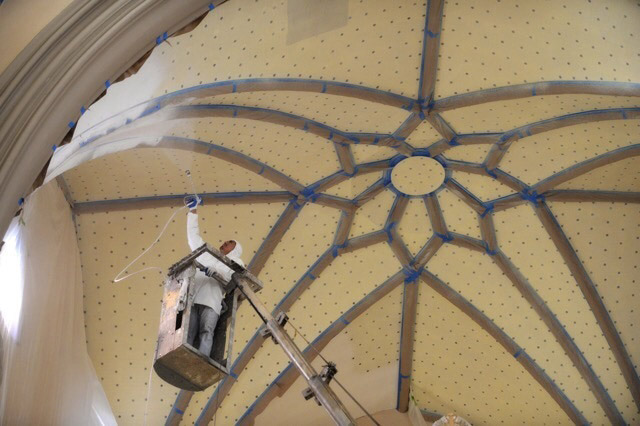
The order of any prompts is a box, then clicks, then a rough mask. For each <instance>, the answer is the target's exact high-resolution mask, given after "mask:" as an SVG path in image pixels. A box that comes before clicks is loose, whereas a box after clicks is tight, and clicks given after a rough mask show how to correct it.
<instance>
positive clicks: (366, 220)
mask: <svg viewBox="0 0 640 426" xmlns="http://www.w3.org/2000/svg"><path fill="white" fill-rule="evenodd" d="M395 199H396V195H395V194H394V193H393V192H392V191H391V190H384V191H382V192H380V193H379V194H378V195H376V196H375V197H374V198H373V199H371V200H369V201H368V202H367V203H366V204H365V205H363V206H362V207H360V208H358V210H356V214H355V215H354V217H353V225H351V232H350V233H349V238H353V237H357V236H358V235H363V234H367V233H369V232H373V231H378V230H380V229H382V228H384V224H385V222H386V220H387V216H388V215H389V210H390V209H391V206H392V205H393V201H394V200H395Z"/></svg>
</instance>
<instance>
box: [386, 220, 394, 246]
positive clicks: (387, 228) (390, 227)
mask: <svg viewBox="0 0 640 426" xmlns="http://www.w3.org/2000/svg"><path fill="white" fill-rule="evenodd" d="M394 226H396V223H395V222H389V224H388V225H387V226H385V227H384V232H386V233H387V238H388V239H389V242H391V241H393V236H392V234H391V231H392V230H393V227H394Z"/></svg>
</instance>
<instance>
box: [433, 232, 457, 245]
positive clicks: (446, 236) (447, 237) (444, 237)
mask: <svg viewBox="0 0 640 426" xmlns="http://www.w3.org/2000/svg"><path fill="white" fill-rule="evenodd" d="M434 234H435V236H436V237H438V238H440V239H441V240H442V241H443V242H445V243H448V242H450V241H453V237H452V236H451V234H450V233H448V232H447V233H446V234H440V233H438V232H434Z"/></svg>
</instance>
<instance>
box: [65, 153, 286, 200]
mask: <svg viewBox="0 0 640 426" xmlns="http://www.w3.org/2000/svg"><path fill="white" fill-rule="evenodd" d="M186 170H190V171H191V177H192V179H193V182H194V185H195V187H196V190H197V191H198V192H227V191H278V190H282V188H280V187H279V186H277V185H276V184H274V183H273V182H271V181H269V180H267V179H265V178H263V177H262V176H260V175H258V174H256V173H253V172H250V171H248V170H246V169H243V168H242V167H239V166H236V165H234V164H230V163H228V162H226V161H223V160H219V159H217V158H214V157H210V156H206V155H202V154H195V153H193V152H188V151H181V150H176V149H167V148H139V149H132V150H128V151H123V152H119V153H117V154H112V155H107V156H104V157H100V158H97V159H95V160H92V161H89V162H87V163H83V164H81V165H80V166H78V167H76V168H74V169H71V170H69V171H68V172H66V173H65V174H64V178H65V180H66V182H67V185H68V186H69V190H70V192H71V196H72V197H73V200H74V201H77V202H82V201H95V200H107V199H116V198H132V197H148V196H153V195H169V194H184V193H190V192H192V191H193V189H192V186H191V182H190V181H189V178H188V177H187V175H186V173H185V171H186Z"/></svg>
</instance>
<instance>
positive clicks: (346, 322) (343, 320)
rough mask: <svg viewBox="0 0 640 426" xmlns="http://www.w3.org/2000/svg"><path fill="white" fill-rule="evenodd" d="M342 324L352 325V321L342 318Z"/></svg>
mask: <svg viewBox="0 0 640 426" xmlns="http://www.w3.org/2000/svg"><path fill="white" fill-rule="evenodd" d="M342 322H343V323H344V325H349V324H351V321H347V320H346V319H345V318H342Z"/></svg>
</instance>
